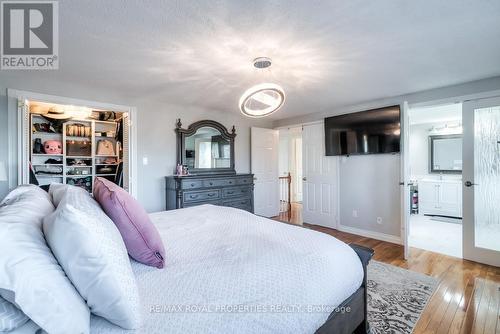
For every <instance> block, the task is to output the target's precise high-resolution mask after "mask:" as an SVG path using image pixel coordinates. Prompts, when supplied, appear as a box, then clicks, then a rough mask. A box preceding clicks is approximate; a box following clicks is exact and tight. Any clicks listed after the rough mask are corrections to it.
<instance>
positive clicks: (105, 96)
mask: <svg viewBox="0 0 500 334" xmlns="http://www.w3.org/2000/svg"><path fill="white" fill-rule="evenodd" d="M21 77H22V76H20V78H21ZM7 88H14V89H19V90H27V91H33V92H37V93H44V94H50V95H57V96H64V97H71V98H77V99H85V100H92V101H99V102H106V103H113V104H121V105H129V106H135V107H137V110H138V115H137V129H138V131H137V135H138V138H137V158H138V164H139V165H138V166H137V168H138V199H139V201H140V202H141V203H142V204H143V205H144V207H145V208H146V210H147V211H149V212H152V211H160V210H164V209H165V180H164V177H165V176H167V175H171V174H172V172H173V170H174V168H175V163H176V137H175V132H174V128H175V120H176V119H177V118H181V120H182V123H183V125H184V126H188V125H189V124H190V123H192V122H194V121H199V120H202V119H212V120H216V121H218V122H221V123H222V124H224V125H225V126H226V127H231V126H232V125H235V126H236V134H237V136H236V144H235V155H236V161H235V163H236V170H237V171H238V172H240V173H246V172H249V171H250V127H251V126H260V127H271V122H270V121H268V120H261V121H259V120H254V119H250V118H245V117H244V116H242V115H240V114H239V113H238V112H234V113H231V114H229V113H220V112H217V111H213V110H207V109H201V108H197V107H192V106H179V105H175V104H174V103H172V104H163V103H158V102H156V101H151V100H148V99H147V98H143V97H138V96H135V97H134V96H124V95H122V94H121V93H120V92H114V91H109V90H107V91H103V90H99V89H98V87H82V86H78V85H77V84H75V83H73V82H50V81H47V80H36V77H34V76H33V77H32V78H31V80H10V81H6V80H2V78H0V160H2V161H7V160H8V144H7V138H8V135H7V133H8V130H9V131H10V130H12V131H16V126H15V124H16V121H15V120H14V122H12V120H9V128H8V127H7V114H8V108H7V105H8V103H10V104H12V105H14V106H15V103H16V101H12V99H10V101H8V99H7V96H6V94H7ZM173 102H174V101H173ZM235 109H236V107H235ZM144 156H147V157H148V160H149V164H148V165H147V166H143V165H142V157H144ZM16 163H17V159H14V161H10V171H11V177H13V178H15V182H17V174H16V171H17V169H16V168H17V166H16V165H15V164H16ZM8 190H9V189H8V183H7V182H0V198H3V196H5V195H6V193H7V192H8Z"/></svg>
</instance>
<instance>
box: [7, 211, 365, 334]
mask: <svg viewBox="0 0 500 334" xmlns="http://www.w3.org/2000/svg"><path fill="white" fill-rule="evenodd" d="M150 216H151V218H152V221H153V223H154V224H155V226H156V227H157V228H158V231H159V232H160V234H161V236H162V239H163V241H164V245H165V248H166V253H167V255H168V257H167V264H166V267H165V268H164V269H162V270H158V269H156V268H152V267H148V266H145V265H142V264H140V263H138V262H135V261H133V260H132V269H133V271H134V274H135V275H136V278H137V283H138V286H139V292H140V296H141V303H142V307H143V309H142V313H143V319H144V325H143V327H142V328H141V329H140V330H137V331H125V330H123V329H121V328H120V327H117V326H115V325H113V324H111V323H109V322H108V321H106V320H104V319H103V318H100V317H96V316H93V317H92V319H91V333H96V334H97V333H165V332H168V333H200V332H203V333H314V332H317V333H340V334H342V333H352V332H356V333H365V332H367V324H366V321H365V319H366V290H365V283H366V265H367V263H368V261H369V260H370V258H371V255H372V252H371V250H369V249H365V248H363V247H359V246H349V245H347V244H345V243H343V242H341V241H339V240H337V239H335V238H333V237H331V236H329V235H326V234H323V233H319V232H316V231H312V230H309V229H306V228H303V227H300V226H292V225H288V224H283V223H280V222H276V221H272V220H270V219H267V218H262V217H258V216H255V215H253V214H251V213H249V212H246V211H243V210H238V209H234V208H229V207H220V206H214V205H200V206H196V207H191V208H186V209H179V210H172V211H166V212H158V213H153V214H151V215H150ZM35 327H36V326H34V324H33V323H27V324H26V325H25V326H23V327H22V328H19V329H18V331H16V332H14V333H33V328H35Z"/></svg>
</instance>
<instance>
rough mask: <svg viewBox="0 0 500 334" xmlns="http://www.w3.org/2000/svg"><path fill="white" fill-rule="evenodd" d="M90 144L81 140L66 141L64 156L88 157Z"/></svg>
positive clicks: (90, 152)
mask: <svg viewBox="0 0 500 334" xmlns="http://www.w3.org/2000/svg"><path fill="white" fill-rule="evenodd" d="M91 154H92V151H91V143H90V141H82V140H67V141H66V155H68V156H90V155H91Z"/></svg>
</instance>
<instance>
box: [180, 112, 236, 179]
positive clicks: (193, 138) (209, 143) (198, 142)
mask: <svg viewBox="0 0 500 334" xmlns="http://www.w3.org/2000/svg"><path fill="white" fill-rule="evenodd" d="M175 132H176V133H177V164H178V165H181V166H185V167H187V169H188V171H189V173H190V174H198V175H199V174H234V173H236V171H235V169H234V138H235V137H236V130H235V128H234V126H233V128H232V129H231V132H229V131H228V130H227V129H226V127H225V126H224V125H222V124H220V123H218V122H216V121H211V120H204V121H198V122H195V123H193V124H191V125H190V126H189V127H188V128H187V129H183V128H182V123H181V121H180V119H179V120H178V121H177V125H176V129H175Z"/></svg>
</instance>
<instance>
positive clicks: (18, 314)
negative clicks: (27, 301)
mask: <svg viewBox="0 0 500 334" xmlns="http://www.w3.org/2000/svg"><path fill="white" fill-rule="evenodd" d="M28 320H29V318H28V317H27V316H26V315H25V314H24V313H23V312H22V311H21V310H20V309H18V308H17V307H16V306H14V305H12V304H11V303H10V302H8V301H6V300H5V299H3V298H2V297H0V332H7V331H11V330H14V329H16V328H18V327H20V326H21V325H24V324H25V323H26V322H27V321H28Z"/></svg>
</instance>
